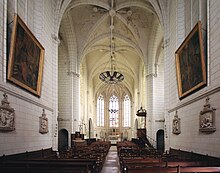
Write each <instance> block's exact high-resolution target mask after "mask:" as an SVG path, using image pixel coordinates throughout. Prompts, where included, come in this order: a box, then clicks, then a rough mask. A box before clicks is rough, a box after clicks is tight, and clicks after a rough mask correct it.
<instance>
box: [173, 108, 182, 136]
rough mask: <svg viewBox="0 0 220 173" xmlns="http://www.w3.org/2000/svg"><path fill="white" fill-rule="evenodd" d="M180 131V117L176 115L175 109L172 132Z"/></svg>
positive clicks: (177, 132)
mask: <svg viewBox="0 0 220 173" xmlns="http://www.w3.org/2000/svg"><path fill="white" fill-rule="evenodd" d="M180 133H181V129H180V118H179V117H178V115H177V111H176V115H175V116H174V118H173V134H176V135H178V134H180Z"/></svg>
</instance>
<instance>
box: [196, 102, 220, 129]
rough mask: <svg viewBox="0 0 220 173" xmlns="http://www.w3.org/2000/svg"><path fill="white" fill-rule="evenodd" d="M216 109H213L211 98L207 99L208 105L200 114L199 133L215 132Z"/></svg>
mask: <svg viewBox="0 0 220 173" xmlns="http://www.w3.org/2000/svg"><path fill="white" fill-rule="evenodd" d="M215 110H216V109H215V108H211V106H210V103H209V98H207V99H206V104H205V105H204V108H203V110H202V111H201V112H200V117H199V131H200V132H208V133H210V132H215V131H216V127H215Z"/></svg>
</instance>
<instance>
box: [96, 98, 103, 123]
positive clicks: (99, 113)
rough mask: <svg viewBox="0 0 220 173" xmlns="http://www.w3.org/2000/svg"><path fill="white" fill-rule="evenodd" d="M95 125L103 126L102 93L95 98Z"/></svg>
mask: <svg viewBox="0 0 220 173" xmlns="http://www.w3.org/2000/svg"><path fill="white" fill-rule="evenodd" d="M97 126H104V97H103V96H102V95H100V96H99V97H98V99H97Z"/></svg>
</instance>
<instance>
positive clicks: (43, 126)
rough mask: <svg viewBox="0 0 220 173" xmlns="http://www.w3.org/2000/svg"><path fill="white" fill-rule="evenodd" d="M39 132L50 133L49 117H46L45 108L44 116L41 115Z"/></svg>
mask: <svg viewBox="0 0 220 173" xmlns="http://www.w3.org/2000/svg"><path fill="white" fill-rule="evenodd" d="M39 133H41V134H45V133H48V118H47V117H46V114H45V110H44V109H43V113H42V116H41V117H39Z"/></svg>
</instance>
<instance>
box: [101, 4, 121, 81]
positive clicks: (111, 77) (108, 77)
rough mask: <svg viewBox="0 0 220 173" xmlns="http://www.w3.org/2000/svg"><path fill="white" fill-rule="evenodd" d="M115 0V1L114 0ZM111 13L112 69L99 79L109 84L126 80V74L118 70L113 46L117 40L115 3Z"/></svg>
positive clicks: (102, 74) (103, 73)
mask: <svg viewBox="0 0 220 173" xmlns="http://www.w3.org/2000/svg"><path fill="white" fill-rule="evenodd" d="M112 2H113V1H112ZM109 15H110V17H111V23H110V70H107V71H104V72H102V73H101V74H100V75H99V79H100V80H102V81H103V82H105V83H107V84H117V83H119V82H121V81H123V80H124V75H123V74H122V73H120V72H118V71H116V68H115V66H116V62H115V51H114V50H113V48H115V40H114V37H113V29H114V24H113V17H114V16H115V15H116V11H115V10H114V9H113V3H112V8H111V10H110V11H109Z"/></svg>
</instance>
